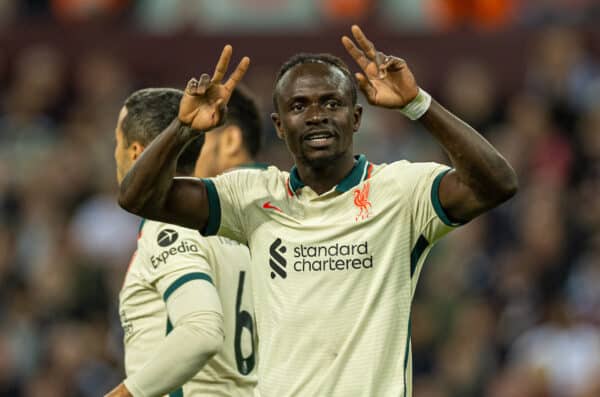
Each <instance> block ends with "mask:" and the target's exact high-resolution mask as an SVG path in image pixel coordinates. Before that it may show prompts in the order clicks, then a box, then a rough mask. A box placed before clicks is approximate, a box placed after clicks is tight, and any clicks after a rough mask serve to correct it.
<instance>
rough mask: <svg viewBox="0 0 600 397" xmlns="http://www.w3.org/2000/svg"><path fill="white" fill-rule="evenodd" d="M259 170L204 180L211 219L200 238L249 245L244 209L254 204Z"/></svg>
mask: <svg viewBox="0 0 600 397" xmlns="http://www.w3.org/2000/svg"><path fill="white" fill-rule="evenodd" d="M259 172H260V171H256V170H238V171H232V172H228V173H226V174H223V175H220V176H218V177H216V178H210V179H203V181H204V184H205V186H206V191H207V196H208V205H209V218H208V221H207V224H206V227H205V228H204V230H201V231H200V232H201V234H202V235H204V236H213V235H219V236H223V237H228V238H230V239H232V240H236V241H238V242H240V243H242V244H246V243H247V241H248V237H247V234H246V233H247V226H248V224H247V219H246V211H245V209H246V208H247V207H248V205H249V204H250V203H251V200H252V198H251V192H252V191H253V189H256V187H257V184H259V183H260V181H259V180H258V179H257V173H259Z"/></svg>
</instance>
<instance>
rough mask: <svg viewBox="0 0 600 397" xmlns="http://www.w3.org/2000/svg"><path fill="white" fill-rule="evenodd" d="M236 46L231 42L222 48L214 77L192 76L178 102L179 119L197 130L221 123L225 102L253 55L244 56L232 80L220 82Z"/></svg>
mask: <svg viewBox="0 0 600 397" xmlns="http://www.w3.org/2000/svg"><path fill="white" fill-rule="evenodd" d="M232 52H233V48H232V47H231V46H230V45H229V44H228V45H226V46H225V47H224V48H223V52H221V56H220V57H219V61H218V62H217V66H216V67H215V73H214V74H213V76H212V78H211V77H210V76H209V75H207V74H202V75H201V76H200V78H199V79H191V80H190V81H189V82H188V84H187V87H186V88H185V91H184V94H183V97H182V98H181V102H180V103H179V116H178V117H179V120H180V121H181V122H182V123H183V124H186V125H189V126H190V127H192V128H193V129H195V130H198V131H206V130H209V129H211V128H214V127H216V126H218V125H219V124H221V123H222V122H223V120H224V116H225V106H226V105H227V102H228V101H229V98H230V97H231V94H232V93H233V89H234V88H235V86H236V85H237V84H238V83H239V82H240V80H241V79H242V77H244V74H245V73H246V71H247V70H248V66H249V65H250V58H248V57H244V58H242V60H241V61H240V63H239V64H238V66H237V67H236V68H235V70H234V71H233V73H232V74H231V76H230V77H229V80H227V81H226V82H225V83H221V81H222V80H223V77H225V73H226V72H227V67H228V66H229V61H230V60H231V54H232Z"/></svg>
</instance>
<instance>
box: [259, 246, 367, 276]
mask: <svg viewBox="0 0 600 397" xmlns="http://www.w3.org/2000/svg"><path fill="white" fill-rule="evenodd" d="M287 251H288V250H287V249H286V247H285V246H284V245H283V242H282V241H281V239H279V238H278V239H276V240H275V241H274V242H273V243H272V244H271V246H270V247H269V266H270V267H271V278H273V279H274V278H275V277H277V276H279V277H281V278H286V277H287V271H289V270H293V271H294V272H299V273H304V272H337V271H352V270H362V269H371V268H372V267H373V265H374V260H373V254H372V253H370V252H369V243H368V242H367V241H364V242H359V243H357V244H341V243H335V244H328V245H305V244H300V245H297V246H295V247H293V249H291V254H292V256H293V259H291V260H290V258H289V256H287V258H286V252H287ZM288 263H290V266H289V268H288V266H287V265H288ZM290 268H291V269H290Z"/></svg>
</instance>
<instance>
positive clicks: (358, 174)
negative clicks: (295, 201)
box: [290, 154, 369, 193]
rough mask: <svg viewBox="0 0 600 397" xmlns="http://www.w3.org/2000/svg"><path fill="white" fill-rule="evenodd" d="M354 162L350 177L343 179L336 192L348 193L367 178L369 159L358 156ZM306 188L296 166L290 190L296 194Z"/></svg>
mask: <svg viewBox="0 0 600 397" xmlns="http://www.w3.org/2000/svg"><path fill="white" fill-rule="evenodd" d="M354 160H355V162H354V166H353V167H352V170H351V171H350V173H348V175H346V176H345V177H344V179H342V180H341V182H340V183H338V184H337V186H336V187H335V190H336V192H339V193H344V192H347V191H348V190H350V189H352V188H353V187H354V186H356V185H358V184H359V183H361V182H362V181H363V180H364V179H365V178H366V175H367V167H368V164H369V163H368V161H367V157H366V156H365V155H364V154H359V155H358V156H354ZM304 186H306V185H305V184H304V182H302V180H301V179H300V175H298V169H297V168H296V166H295V165H294V166H293V167H292V169H291V170H290V189H291V190H292V192H294V193H296V191H297V190H298V189H302V188H303V187H304Z"/></svg>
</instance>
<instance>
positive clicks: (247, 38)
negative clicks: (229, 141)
mask: <svg viewBox="0 0 600 397" xmlns="http://www.w3.org/2000/svg"><path fill="white" fill-rule="evenodd" d="M598 21H600V4H598V2H597V1H593V0H577V1H568V0H528V1H524V0H521V1H518V0H512V1H510V0H506V1H502V0H497V1H494V0H469V1H465V0H423V1H420V0H406V1H405V0H402V1H400V0H323V1H317V0H314V1H295V0H245V1H244V0H219V1H211V0H206V1H187V0H174V1H161V0H145V1H142V0H140V1H133V0H50V1H43V0H22V1H18V0H3V1H1V2H0V43H1V45H0V395H2V396H5V395H6V396H33V397H53V396H81V397H87V396H98V395H101V394H102V393H104V392H106V391H107V390H109V389H110V388H111V387H112V386H114V385H116V384H117V383H118V382H119V381H120V380H121V377H122V364H121V363H122V347H121V329H120V325H119V322H118V317H117V307H116V304H117V294H118V291H119V289H120V286H121V283H122V280H123V277H124V274H125V271H126V268H127V263H128V262H129V257H130V255H131V253H132V250H133V247H134V242H135V236H136V231H137V230H136V229H137V224H138V220H137V219H136V218H135V217H133V216H130V215H128V214H126V213H125V212H124V211H122V210H121V209H119V208H118V207H117V205H116V201H115V194H116V183H115V169H114V165H113V156H112V151H113V144H114V126H115V123H116V119H117V114H118V110H119V108H120V106H121V104H122V102H123V100H124V99H125V97H126V96H127V95H128V93H130V92H131V91H132V90H134V89H137V88H142V87H147V86H165V85H169V86H175V87H179V88H182V87H183V86H184V84H185V82H186V81H187V79H188V78H189V77H191V76H192V75H198V74H199V73H200V72H204V71H206V72H211V71H212V67H213V65H214V62H215V61H216V58H217V56H218V54H219V50H220V49H221V48H222V46H223V45H224V44H225V43H231V44H233V46H234V56H236V57H237V58H236V59H239V57H240V56H241V55H249V56H250V57H251V58H252V61H253V64H252V66H251V69H250V71H249V73H248V75H247V76H246V78H245V82H246V83H247V85H248V86H250V87H251V88H252V89H253V90H254V91H255V92H256V93H257V94H258V95H259V97H260V100H261V103H262V105H263V113H264V114H265V124H266V125H267V126H268V128H267V139H266V146H265V150H264V151H263V154H262V156H261V158H262V159H263V160H265V161H268V162H272V163H275V164H277V165H279V166H281V167H286V168H287V167H289V166H290V159H289V156H288V155H287V152H286V150H285V148H284V147H283V145H282V144H281V143H280V142H279V141H277V139H276V137H275V134H274V132H273V130H272V128H271V126H270V122H269V120H268V114H269V113H270V111H271V105H270V93H271V89H272V83H273V79H274V76H275V73H276V70H277V68H278V67H279V65H280V64H281V63H282V62H283V61H284V60H285V59H287V57H288V56H290V55H292V54H293V53H296V52H300V51H311V52H317V51H328V52H332V53H334V54H336V55H341V56H342V57H343V58H344V59H346V60H347V61H350V59H349V58H348V57H347V56H346V55H345V54H344V51H343V48H342V46H341V44H340V43H339V37H340V35H341V34H342V33H347V32H348V27H349V25H350V24H351V23H354V22H359V23H360V24H361V26H362V27H363V28H364V29H365V31H366V32H367V34H368V35H369V36H370V38H371V39H373V41H374V42H375V43H376V44H377V45H378V47H379V48H380V49H381V50H382V51H384V52H387V53H390V54H394V55H399V56H402V57H404V58H405V59H407V61H408V62H409V64H410V65H411V66H412V69H413V70H414V71H415V74H416V76H417V79H418V81H419V82H420V84H421V85H422V86H423V87H425V88H426V89H428V90H429V91H430V92H431V93H432V94H434V96H435V97H436V98H438V99H440V101H441V102H442V103H443V104H445V105H446V106H447V107H449V108H450V109H451V110H452V111H454V112H455V113H457V114H458V115H460V116H461V117H463V118H464V119H466V120H467V121H468V122H470V123H471V124H473V125H474V126H476V127H478V128H479V129H480V131H482V132H483V133H484V134H485V135H486V136H487V137H488V138H489V139H490V140H491V141H492V142H493V143H494V144H495V145H496V146H497V147H498V148H499V149H500V151H501V152H502V153H503V154H504V155H505V156H506V157H508V158H509V160H510V162H511V164H512V165H513V166H514V167H515V169H516V170H517V172H518V174H519V178H520V183H521V190H520V192H519V194H518V195H517V196H516V197H515V198H514V199H513V200H511V201H510V202H509V203H508V204H506V205H503V206H502V207H501V208H499V209H497V210H495V211H493V212H492V213H490V214H489V215H486V216H483V217H481V218H479V219H477V220H475V221H473V222H471V223H470V224H469V225H467V226H465V227H463V228H461V229H460V230H459V231H457V232H455V233H453V234H452V235H450V236H449V237H447V238H446V239H445V240H443V242H442V243H440V244H439V246H438V247H437V248H436V249H435V250H434V252H433V254H432V256H431V257H430V259H429V260H428V262H427V263H426V270H425V271H424V273H423V276H422V278H421V281H420V286H419V288H418V293H417V298H416V301H415V303H414V307H413V312H412V316H413V319H412V324H413V332H412V334H413V351H414V373H415V396H416V397H458V396H461V397H469V396H490V397H500V396H502V397H555V396H556V397H593V396H596V397H597V396H600V328H599V327H600V200H599V199H598V196H599V195H600V66H599V65H600V64H599V63H598V61H599V60H598V57H599V55H600V30H599V29H598V27H597V22H598ZM350 65H351V66H352V68H355V66H354V65H353V64H350ZM362 102H363V103H365V101H364V100H362ZM356 144H357V145H356V146H357V151H358V152H363V153H366V154H367V155H368V157H369V159H370V160H372V161H376V162H383V161H393V160H396V159H400V158H408V159H411V160H438V161H444V155H443V153H442V151H441V150H440V148H439V147H438V146H437V144H436V143H435V142H434V140H433V139H432V138H431V137H430V136H429V135H428V134H427V133H426V132H425V131H423V130H422V129H421V128H419V127H418V125H417V124H415V123H409V122H407V121H405V120H404V119H403V118H402V117H401V116H399V115H398V114H396V113H394V112H389V111H384V110H378V109H374V108H371V107H368V106H367V109H366V112H365V116H364V121H363V126H362V128H361V131H360V133H359V134H358V135H357V136H356Z"/></svg>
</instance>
